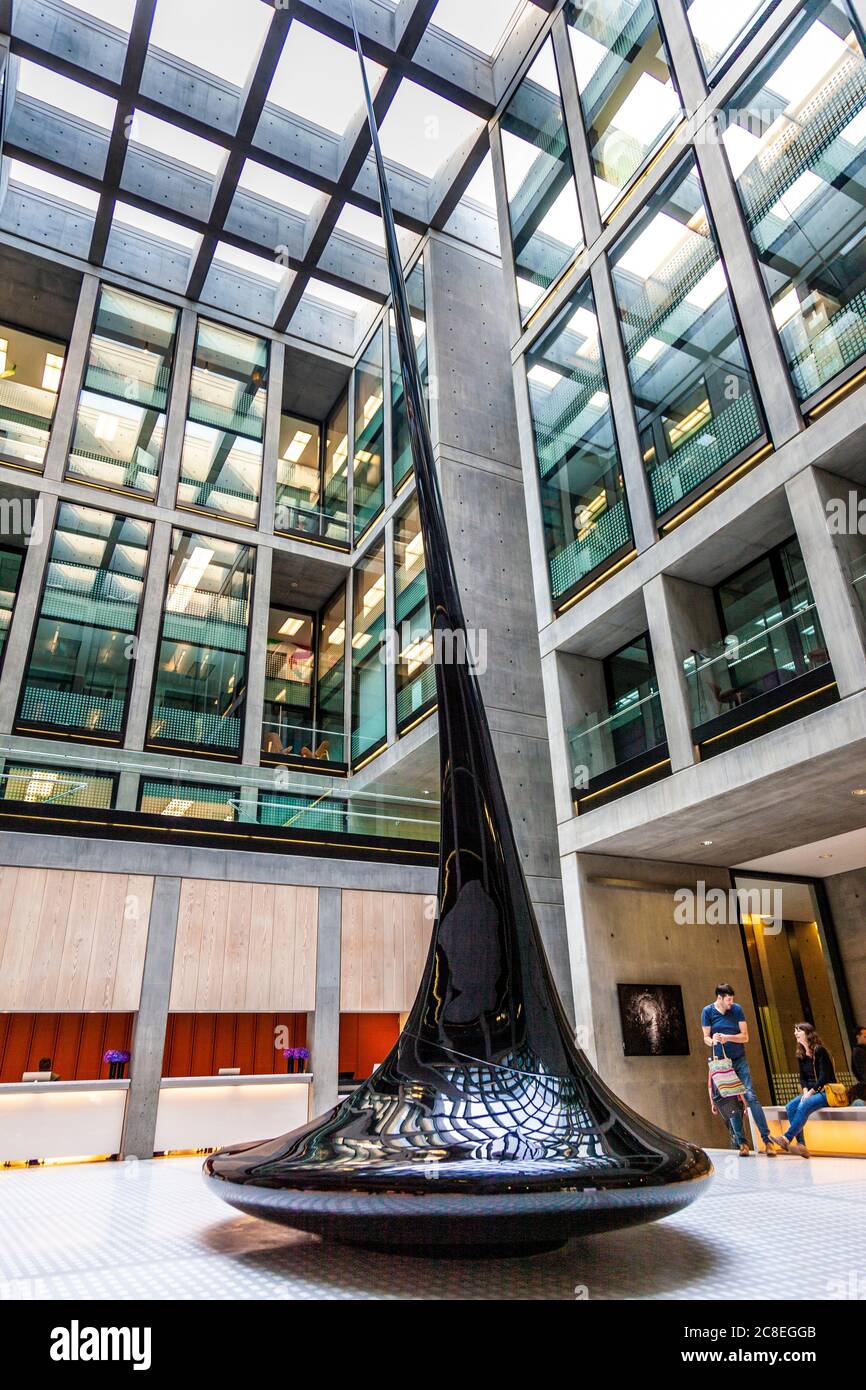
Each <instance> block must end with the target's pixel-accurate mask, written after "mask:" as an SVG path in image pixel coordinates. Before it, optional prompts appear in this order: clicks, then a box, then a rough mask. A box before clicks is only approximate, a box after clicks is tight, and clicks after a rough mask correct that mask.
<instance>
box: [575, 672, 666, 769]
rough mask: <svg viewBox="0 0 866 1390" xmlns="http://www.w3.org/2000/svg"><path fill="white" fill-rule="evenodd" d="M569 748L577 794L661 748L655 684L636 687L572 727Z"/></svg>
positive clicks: (661, 720)
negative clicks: (597, 780) (596, 781)
mask: <svg viewBox="0 0 866 1390" xmlns="http://www.w3.org/2000/svg"><path fill="white" fill-rule="evenodd" d="M568 745H569V750H570V754H571V773H572V785H573V787H574V788H575V790H576V791H577V792H578V793H579V792H580V791H581V790H582V789H585V788H587V787H590V786H591V785H592V783H593V782H594V781H595V780H596V779H597V778H600V777H604V776H606V774H608V773H611V772H613V771H614V770H615V769H616V768H620V767H622V766H623V765H624V764H626V763H631V762H632V761H633V760H634V759H637V758H641V757H643V756H644V755H646V754H648V753H649V752H650V751H651V750H653V749H659V750H661V749H663V748H664V745H665V726H664V718H663V716H662V708H661V699H660V697H659V692H658V689H657V688H656V685H655V682H654V681H653V682H647V683H645V684H643V685H639V686H636V687H635V689H634V690H630V691H629V692H628V693H627V694H625V695H622V696H620V698H619V699H618V700H616V701H615V702H614V704H613V706H612V707H610V708H606V709H602V710H598V711H596V712H595V713H593V714H588V715H586V716H585V718H583V719H581V720H580V721H579V722H578V723H577V724H574V725H572V727H571V728H570V729H569V730H568ZM662 756H664V755H662Z"/></svg>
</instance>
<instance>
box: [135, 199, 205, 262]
mask: <svg viewBox="0 0 866 1390" xmlns="http://www.w3.org/2000/svg"><path fill="white" fill-rule="evenodd" d="M114 221H115V222H117V223H119V224H120V225H121V226H124V227H133V228H134V229H135V230H136V231H138V232H144V233H146V235H148V236H154V237H159V238H160V240H162V241H172V242H174V243H175V245H176V246H182V247H184V249H185V250H188V251H192V250H193V249H195V248H196V247H197V246H198V244H199V242H200V241H201V237H200V236H199V235H198V233H197V232H191V231H190V230H189V228H188V227H182V226H181V225H180V223H178V222H171V221H169V219H168V218H167V217H156V216H155V215H154V214H153V213H152V212H143V211H142V210H141V208H134V207H132V206H131V204H129V203H121V202H117V203H115V205H114Z"/></svg>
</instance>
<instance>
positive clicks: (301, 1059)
mask: <svg viewBox="0 0 866 1390" xmlns="http://www.w3.org/2000/svg"><path fill="white" fill-rule="evenodd" d="M309 1055H310V1053H309V1051H308V1049H307V1048H306V1047H284V1048H283V1056H284V1057H285V1059H286V1062H287V1063H288V1068H287V1069H288V1070H289V1071H290V1072H293V1071H295V1070H297V1071H299V1072H304V1071H306V1070H307V1067H306V1063H307V1059H308V1058H309ZM296 1062H297V1063H298V1066H297V1068H296V1067H295V1063H296Z"/></svg>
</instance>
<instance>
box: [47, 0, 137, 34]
mask: <svg viewBox="0 0 866 1390" xmlns="http://www.w3.org/2000/svg"><path fill="white" fill-rule="evenodd" d="M64 9H70V10H80V11H81V12H82V13H83V14H89V15H92V17H93V18H94V19H101V20H102V21H103V23H104V24H113V25H114V27H115V29H125V30H126V32H127V33H129V31H130V29H131V28H132V20H133V16H134V15H135V0H74V3H72V0H67V3H66V4H65V5H64Z"/></svg>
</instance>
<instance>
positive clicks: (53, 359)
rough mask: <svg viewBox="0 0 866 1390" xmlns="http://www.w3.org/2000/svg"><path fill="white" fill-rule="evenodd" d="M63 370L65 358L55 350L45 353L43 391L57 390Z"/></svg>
mask: <svg viewBox="0 0 866 1390" xmlns="http://www.w3.org/2000/svg"><path fill="white" fill-rule="evenodd" d="M62 371H63V358H62V357H58V355H57V353H55V352H47V353H46V354H45V366H44V367H43V368H42V389H43V391H56V390H57V388H58V387H59V385H60V374H61V372H62Z"/></svg>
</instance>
